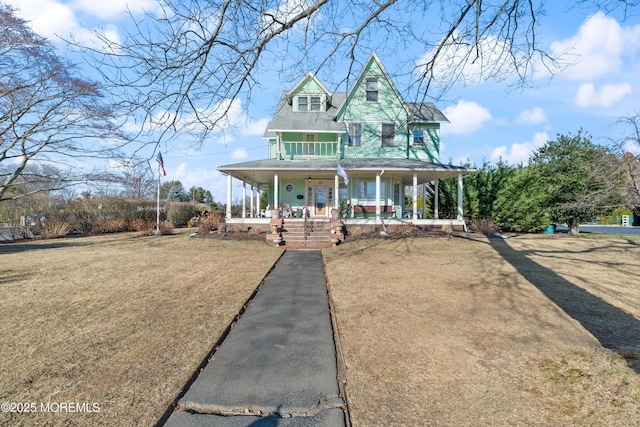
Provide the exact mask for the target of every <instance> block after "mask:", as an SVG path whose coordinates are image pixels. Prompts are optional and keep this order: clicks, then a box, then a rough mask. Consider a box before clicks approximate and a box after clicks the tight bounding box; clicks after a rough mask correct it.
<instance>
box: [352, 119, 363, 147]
mask: <svg viewBox="0 0 640 427" xmlns="http://www.w3.org/2000/svg"><path fill="white" fill-rule="evenodd" d="M361 143H362V123H349V147H360V145H361Z"/></svg>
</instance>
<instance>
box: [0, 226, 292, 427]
mask: <svg viewBox="0 0 640 427" xmlns="http://www.w3.org/2000/svg"><path fill="white" fill-rule="evenodd" d="M186 233H187V232H182V233H179V234H176V235H172V236H163V237H141V236H139V233H123V234H117V235H108V236H98V237H88V238H73V239H63V240H55V241H52V240H49V241H40V242H30V243H20V244H11V245H0V259H1V264H0V289H1V292H2V298H1V300H0V338H1V341H2V358H0V402H35V403H37V404H38V405H39V404H40V403H47V402H57V403H60V402H78V403H85V402H88V403H89V405H90V407H92V406H91V405H92V403H93V402H96V403H98V404H99V412H98V413H90V414H86V413H75V414H74V413H37V414H15V413H14V414H7V413H0V425H118V426H133V425H152V424H154V423H155V422H156V421H157V420H158V419H159V418H160V417H161V416H162V414H163V412H164V411H165V409H166V408H167V407H168V405H169V404H170V403H171V402H172V401H173V399H174V398H175V397H176V396H177V394H178V393H179V391H180V390H181V388H182V387H183V386H184V384H185V383H186V381H187V379H188V378H189V377H190V375H191V374H192V373H193V371H194V370H195V369H196V367H197V366H198V364H199V363H200V362H201V361H202V360H203V358H204V357H205V355H206V354H207V353H208V351H209V350H210V349H211V348H212V346H213V344H214V343H215V342H216V340H217V339H218V338H219V336H220V335H221V333H222V332H223V330H224V329H225V328H226V326H227V325H228V324H229V322H230V321H231V320H232V319H233V316H234V315H235V314H236V313H237V312H238V310H239V309H240V307H241V306H242V304H243V303H244V302H245V300H246V299H247V298H248V297H249V296H250V295H251V292H252V291H253V290H254V289H255V287H256V286H257V285H258V284H259V282H260V280H261V279H262V278H263V277H264V275H265V274H266V273H267V271H268V270H269V268H270V267H271V266H272V265H273V263H274V262H275V261H276V259H277V258H278V257H279V256H280V254H281V252H282V251H281V250H279V249H277V248H272V247H270V246H268V245H266V244H264V243H263V242H251V241H249V242H226V241H219V240H209V239H189V238H188V237H187V236H188V234H186ZM249 266H250V268H248V267H249ZM38 408H39V407H38Z"/></svg>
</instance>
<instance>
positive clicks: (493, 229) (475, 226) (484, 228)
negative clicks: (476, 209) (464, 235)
mask: <svg viewBox="0 0 640 427" xmlns="http://www.w3.org/2000/svg"><path fill="white" fill-rule="evenodd" d="M469 229H470V230H471V231H472V232H474V233H482V234H484V235H485V236H493V235H496V234H498V233H500V227H498V226H497V225H496V223H495V222H493V221H491V220H490V219H486V218H478V219H474V220H472V221H471V224H469Z"/></svg>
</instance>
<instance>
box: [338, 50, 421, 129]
mask: <svg viewBox="0 0 640 427" xmlns="http://www.w3.org/2000/svg"><path fill="white" fill-rule="evenodd" d="M371 62H375V63H376V65H377V66H378V68H380V71H382V75H383V77H384V78H385V79H386V80H387V82H388V83H389V86H391V89H392V90H393V93H394V94H395V95H396V97H397V98H398V101H399V102H400V103H401V104H402V106H403V108H404V109H405V110H407V106H406V104H405V102H404V101H403V100H402V96H400V92H399V91H398V88H396V85H395V83H393V80H392V79H391V77H390V76H389V73H387V70H386V68H384V65H382V62H381V61H380V58H378V55H376V52H375V51H374V52H371V55H369V58H368V59H367V60H366V61H365V63H364V66H363V67H362V70H360V74H358V77H356V80H355V83H354V84H353V85H352V86H351V89H349V91H348V92H347V94H346V96H345V98H344V100H343V101H342V103H341V104H340V105H339V106H338V112H337V114H336V116H335V118H336V119H337V118H338V116H339V115H340V114H341V113H344V108H345V106H346V104H347V102H348V100H349V99H350V98H351V94H352V93H353V92H354V91H355V90H356V89H357V88H359V87H360V84H361V83H362V80H363V78H364V76H365V75H366V71H367V70H368V69H369V65H370V64H371ZM408 114H409V111H408V110H407V115H408Z"/></svg>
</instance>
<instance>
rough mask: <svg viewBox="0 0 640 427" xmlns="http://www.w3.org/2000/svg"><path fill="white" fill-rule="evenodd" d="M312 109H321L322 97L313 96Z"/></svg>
mask: <svg viewBox="0 0 640 427" xmlns="http://www.w3.org/2000/svg"><path fill="white" fill-rule="evenodd" d="M311 111H320V97H319V96H312V97H311Z"/></svg>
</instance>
